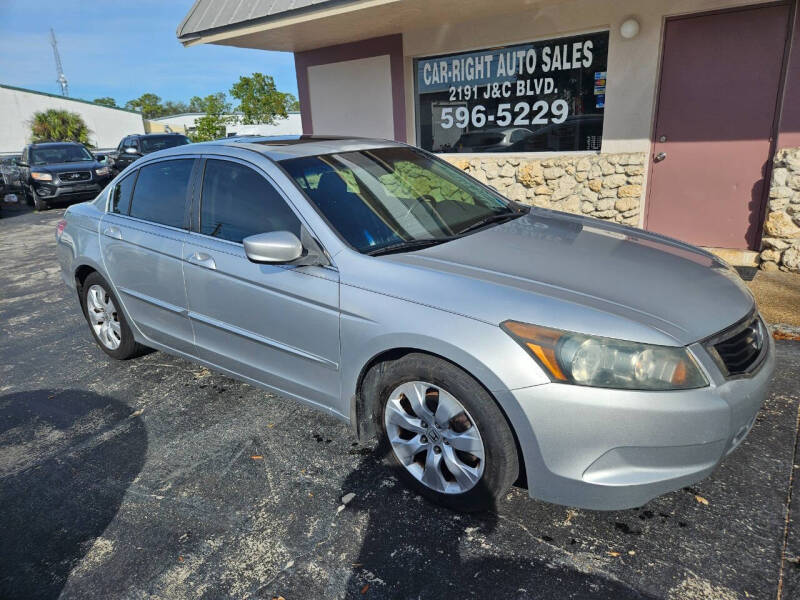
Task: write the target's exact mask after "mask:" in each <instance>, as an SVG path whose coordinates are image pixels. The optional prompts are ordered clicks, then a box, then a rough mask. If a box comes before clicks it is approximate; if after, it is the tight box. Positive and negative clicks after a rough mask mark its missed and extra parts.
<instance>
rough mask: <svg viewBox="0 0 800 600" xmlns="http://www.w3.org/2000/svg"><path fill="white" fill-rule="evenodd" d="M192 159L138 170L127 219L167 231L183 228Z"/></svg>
mask: <svg viewBox="0 0 800 600" xmlns="http://www.w3.org/2000/svg"><path fill="white" fill-rule="evenodd" d="M192 166H194V159H192V158H180V159H176V160H163V161H161V162H157V163H153V164H150V165H147V166H144V167H142V168H141V169H139V177H138V179H137V180H136V187H135V189H134V190H133V198H132V200H131V209H130V215H131V216H132V217H136V218H138V219H144V220H146V221H153V222H154V223H161V224H162V225H169V226H171V227H183V228H185V227H186V223H185V214H186V201H187V195H188V191H189V183H190V179H191V176H192Z"/></svg>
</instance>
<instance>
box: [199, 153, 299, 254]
mask: <svg viewBox="0 0 800 600" xmlns="http://www.w3.org/2000/svg"><path fill="white" fill-rule="evenodd" d="M269 231H291V232H292V233H294V234H295V235H296V236H298V237H300V221H299V219H298V218H297V217H296V216H295V214H294V213H293V212H292V211H291V209H290V208H289V206H288V205H287V204H286V202H284V200H283V198H282V197H281V196H280V194H278V192H277V190H275V188H274V187H272V185H271V184H270V183H269V182H268V181H267V180H266V179H265V178H264V177H263V176H261V175H259V174H258V173H257V172H256V171H254V170H253V169H251V168H249V167H245V166H244V165H240V164H238V163H234V162H230V161H225V160H213V159H212V160H209V161H207V162H206V168H205V174H204V176H203V196H202V200H201V204H200V233H204V234H206V235H210V236H213V237H218V238H221V239H223V240H228V241H231V242H241V241H242V240H243V239H244V238H246V237H247V236H249V235H255V234H257V233H266V232H269Z"/></svg>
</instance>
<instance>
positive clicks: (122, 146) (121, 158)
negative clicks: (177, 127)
mask: <svg viewBox="0 0 800 600" xmlns="http://www.w3.org/2000/svg"><path fill="white" fill-rule="evenodd" d="M186 144H191V140H189V138H187V137H186V136H185V135H181V134H178V133H146V134H145V133H142V134H138V133H137V134H135V135H129V136H126V137H124V138H122V141H121V142H120V143H119V145H118V146H117V149H116V150H115V151H114V152H109V153H108V158H109V159H110V160H109V162H110V166H111V168H112V169H114V173H115V174H116V173H119V172H120V171H122V170H124V169H125V167H127V166H128V165H129V164H131V163H132V162H134V161H135V160H137V159H139V158H141V157H142V156H144V155H145V154H150V153H151V152H157V151H158V150H164V149H166V148H174V147H175V146H184V145H186Z"/></svg>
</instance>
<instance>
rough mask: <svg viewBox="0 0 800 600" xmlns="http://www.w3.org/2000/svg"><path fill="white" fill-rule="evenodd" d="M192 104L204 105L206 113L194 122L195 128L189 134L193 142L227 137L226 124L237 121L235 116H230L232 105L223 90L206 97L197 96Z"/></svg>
mask: <svg viewBox="0 0 800 600" xmlns="http://www.w3.org/2000/svg"><path fill="white" fill-rule="evenodd" d="M195 101H197V103H196V104H195ZM190 105H196V106H198V107H202V108H203V109H204V110H203V111H202V112H204V113H205V114H204V115H203V116H202V117H199V118H198V119H197V120H196V121H195V122H194V124H195V130H194V132H192V133H191V134H190V135H189V137H190V138H191V139H192V141H193V142H208V141H210V140H216V139H217V138H221V137H225V127H226V125H228V124H229V123H232V122H234V121H235V117H231V116H230V112H231V105H230V103H229V102H228V101H227V99H226V98H225V94H223V93H221V92H220V93H217V94H210V95H208V96H206V97H205V98H200V97H199V96H195V97H194V98H192V100H191V102H190ZM197 112H200V111H197Z"/></svg>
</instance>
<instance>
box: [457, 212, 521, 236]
mask: <svg viewBox="0 0 800 600" xmlns="http://www.w3.org/2000/svg"><path fill="white" fill-rule="evenodd" d="M526 212H527V211H524V210H521V211H513V212H504V213H495V214H493V215H489V216H488V217H484V218H483V219H479V220H477V221H475V222H474V223H472V224H471V225H467V226H466V227H465V228H464V229H462V230H461V231H459V232H458V234H457V235H464V234H465V233H469V232H470V231H474V230H476V229H480V228H481V227H483V226H484V225H490V224H491V223H502V222H503V221H510V220H511V219H516V218H517V217H521V216H522V215H524V214H525V213H526Z"/></svg>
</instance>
